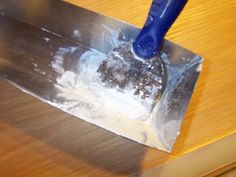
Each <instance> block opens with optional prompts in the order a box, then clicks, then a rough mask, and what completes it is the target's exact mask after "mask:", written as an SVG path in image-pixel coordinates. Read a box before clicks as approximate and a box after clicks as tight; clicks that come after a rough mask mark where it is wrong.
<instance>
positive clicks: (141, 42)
mask: <svg viewBox="0 0 236 177" xmlns="http://www.w3.org/2000/svg"><path fill="white" fill-rule="evenodd" d="M186 2H187V0H153V2H152V5H151V8H150V10H149V14H148V17H147V20H146V23H145V25H144V27H143V29H142V30H141V32H140V33H139V35H138V37H137V38H136V40H135V41H134V43H133V49H134V52H135V53H136V54H137V55H138V56H139V57H141V58H143V59H151V58H153V57H154V56H155V55H157V53H158V52H159V50H160V48H161V45H162V42H163V39H164V36H165V34H166V33H167V31H168V30H169V28H170V27H171V25H172V24H173V23H174V21H175V20H176V18H177V17H178V15H179V14H180V12H181V11H182V9H183V8H184V6H185V4H186Z"/></svg>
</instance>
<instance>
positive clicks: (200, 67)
mask: <svg viewBox="0 0 236 177" xmlns="http://www.w3.org/2000/svg"><path fill="white" fill-rule="evenodd" d="M201 71H202V64H199V65H198V67H197V69H196V72H201Z"/></svg>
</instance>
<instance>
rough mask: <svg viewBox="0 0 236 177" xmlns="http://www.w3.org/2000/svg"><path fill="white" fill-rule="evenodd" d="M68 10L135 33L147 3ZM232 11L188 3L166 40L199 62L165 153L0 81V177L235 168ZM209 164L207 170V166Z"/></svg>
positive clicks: (123, 1)
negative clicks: (187, 100) (119, 24)
mask: <svg viewBox="0 0 236 177" xmlns="http://www.w3.org/2000/svg"><path fill="white" fill-rule="evenodd" d="M68 2H70V3H73V4H76V5H80V6H83V7H85V8H88V9H91V10H93V11H96V12H99V13H102V14H104V15H107V16H112V17H115V18H118V19H121V20H124V21H127V22H129V23H131V24H134V25H136V26H139V27H141V26H142V24H143V23H144V21H145V18H146V14H147V11H148V9H149V6H150V3H151V1H150V0H129V1H127V0H112V1H108V0H100V1H97V0H86V1H82V0H68ZM235 9H236V3H235V2H234V1H230V0H223V1H215V0H208V1H205V0H189V2H188V4H187V6H186V8H185V9H184V11H183V13H182V14H181V16H180V17H179V19H178V20H177V21H176V23H175V24H174V25H173V27H172V28H171V30H170V31H169V33H168V35H167V37H166V38H167V39H169V40H171V41H173V42H176V43H178V44H180V45H182V46H184V47H185V48H188V49H190V50H192V51H194V52H196V53H198V54H199V55H201V56H203V57H204V58H205V62H204V65H203V72H202V74H201V76H200V79H199V81H198V85H197V88H196V90H195V92H194V95H193V98H192V100H191V103H190V106H189V108H188V111H187V113H186V116H185V119H184V122H183V126H182V129H181V135H180V136H179V138H178V139H177V142H176V144H175V148H174V151H173V153H171V154H167V153H165V152H161V151H159V150H156V149H152V148H147V147H145V146H142V145H139V144H137V143H134V142H132V141H129V140H127V139H125V138H122V137H119V136H116V135H114V134H112V133H109V132H107V131H105V130H103V129H101V128H97V127H96V126H93V125H90V124H88V123H86V122H84V121H81V120H79V119H75V118H72V116H70V115H68V114H66V113H64V112H61V111H59V110H58V109H56V108H53V107H51V106H49V105H47V104H45V103H42V102H40V101H38V100H37V99H35V98H33V97H31V96H29V95H27V94H24V93H22V92H21V91H19V90H18V89H16V88H14V87H12V86H11V85H9V84H8V83H6V82H5V81H0V100H1V101H0V176H3V177H8V176H9V177H15V176H21V177H27V176H34V177H37V176H40V177H41V176H43V177H47V176H49V177H51V176H57V177H58V176H67V177H71V176H93V177H95V176H96V177H97V176H128V175H132V174H135V173H141V175H143V176H158V175H161V174H162V176H163V175H164V174H166V176H168V175H167V174H169V175H170V172H171V170H172V172H176V169H179V172H178V173H175V174H176V176H177V175H179V176H185V175H186V176H197V175H200V174H204V173H207V172H209V170H214V169H215V168H218V167H222V165H226V166H227V167H226V168H224V169H229V168H232V167H233V166H234V165H235V163H233V162H235V160H236V150H234V149H236V144H235V142H236V136H235V135H236V10H235ZM212 143H213V144H212ZM217 148H218V149H217ZM204 153H205V154H204ZM219 153H220V154H219ZM198 157H202V158H198ZM206 157H207V158H206ZM204 158H205V161H203V160H204ZM214 158H215V160H214ZM194 159H196V161H195V162H194V163H192V164H191V163H188V162H190V161H191V160H194ZM209 159H212V160H211V162H212V163H211V162H209V161H207V160H209ZM213 161H214V163H215V165H210V164H213ZM167 162H168V163H167ZM186 162H187V163H186ZM216 162H217V164H216ZM174 164H175V165H174ZM180 164H185V166H183V165H182V166H181V165H180ZM197 164H198V165H197ZM191 165H192V166H191ZM171 166H172V167H173V166H175V168H174V167H173V168H171ZM199 167H200V168H199ZM167 169H169V170H167ZM187 169H188V170H187ZM189 169H191V170H189ZM197 169H198V170H197ZM181 170H182V171H181ZM188 171H189V172H188ZM220 171H221V170H220Z"/></svg>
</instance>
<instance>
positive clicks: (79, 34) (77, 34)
mask: <svg viewBox="0 0 236 177" xmlns="http://www.w3.org/2000/svg"><path fill="white" fill-rule="evenodd" d="M81 36H82V34H81V33H80V31H79V30H77V29H75V30H74V31H73V38H75V39H79V38H80V37H81Z"/></svg>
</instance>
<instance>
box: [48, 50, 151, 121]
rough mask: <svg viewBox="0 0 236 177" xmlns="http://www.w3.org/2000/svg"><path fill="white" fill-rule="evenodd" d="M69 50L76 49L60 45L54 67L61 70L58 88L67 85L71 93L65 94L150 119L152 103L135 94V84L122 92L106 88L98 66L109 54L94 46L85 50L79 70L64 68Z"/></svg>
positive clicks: (82, 100) (58, 71)
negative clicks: (65, 69)
mask: <svg viewBox="0 0 236 177" xmlns="http://www.w3.org/2000/svg"><path fill="white" fill-rule="evenodd" d="M68 52H69V53H70V52H73V51H71V48H60V49H59V51H58V52H57V55H55V56H54V60H53V62H52V67H53V68H54V69H55V71H56V72H57V73H59V74H61V76H60V77H58V78H57V83H58V85H59V86H60V87H58V88H61V89H63V93H64V94H65V93H67V94H66V95H64V96H65V97H67V98H69V99H73V98H75V97H77V98H78V100H79V101H81V102H84V103H92V104H93V105H94V106H95V107H97V108H96V109H103V110H107V112H109V111H111V112H114V114H120V115H123V116H125V117H128V118H130V119H139V120H146V119H147V118H148V116H149V114H150V109H151V106H152V105H149V104H147V103H146V102H145V103H144V102H143V100H142V99H141V98H139V97H138V96H135V95H134V94H133V93H134V91H133V90H132V89H131V88H130V89H126V90H123V91H122V92H121V91H117V89H111V88H106V87H104V84H103V83H101V81H100V78H99V75H98V73H97V69H98V68H99V66H100V65H101V63H102V61H103V60H104V59H105V57H106V56H105V55H104V54H102V53H99V52H97V51H91V50H90V51H87V52H85V53H84V54H83V55H82V56H81V57H80V59H79V60H78V63H77V67H78V68H77V69H76V71H78V72H77V73H75V72H74V71H64V68H63V62H64V57H63V56H64V55H65V54H66V53H68ZM65 89H67V91H68V92H66V91H65ZM75 95H76V96H75ZM60 96H62V94H60ZM94 114H96V113H94Z"/></svg>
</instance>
